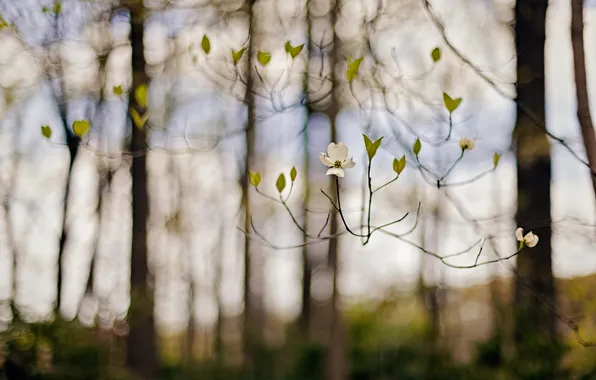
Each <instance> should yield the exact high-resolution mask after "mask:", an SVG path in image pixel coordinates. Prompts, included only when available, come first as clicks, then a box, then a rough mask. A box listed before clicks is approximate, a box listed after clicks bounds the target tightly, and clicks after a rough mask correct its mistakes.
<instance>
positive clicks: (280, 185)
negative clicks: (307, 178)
mask: <svg viewBox="0 0 596 380" xmlns="http://www.w3.org/2000/svg"><path fill="white" fill-rule="evenodd" d="M297 175H298V172H297V171H296V168H295V167H293V166H292V169H291V170H290V181H292V182H294V181H295V180H296V176H297ZM275 188H276V189H277V191H278V192H279V193H280V194H281V192H282V191H284V189H285V188H286V176H285V175H284V173H281V174H280V175H279V177H277V181H275Z"/></svg>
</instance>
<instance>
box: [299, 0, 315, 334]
mask: <svg viewBox="0 0 596 380" xmlns="http://www.w3.org/2000/svg"><path fill="white" fill-rule="evenodd" d="M306 23H307V38H308V39H307V44H308V47H307V54H308V57H311V55H312V54H311V52H312V45H313V44H312V41H311V40H310V38H311V33H310V31H311V27H312V20H311V19H310V2H308V1H307V2H306ZM308 77H309V71H308V68H307V69H306V70H305V75H304V85H303V86H304V91H305V96H306V97H305V99H306V116H305V119H306V122H305V128H304V132H303V133H304V135H303V137H304V203H303V210H304V223H303V225H302V228H303V229H304V231H308V204H309V199H310V178H309V173H310V152H309V147H308V146H309V138H308V133H309V131H310V128H309V124H310V116H311V114H312V109H311V106H310V104H309V98H308V94H309V91H308ZM303 242H304V243H305V245H304V247H302V309H301V311H300V321H299V323H300V332H301V334H302V336H303V337H305V338H306V339H308V338H309V336H310V319H311V310H312V297H311V293H310V288H311V286H312V263H311V260H310V255H309V253H310V249H309V247H310V246H309V245H306V242H307V237H306V234H303Z"/></svg>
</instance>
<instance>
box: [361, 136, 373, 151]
mask: <svg viewBox="0 0 596 380" xmlns="http://www.w3.org/2000/svg"><path fill="white" fill-rule="evenodd" d="M362 137H363V138H364V147H365V148H366V153H368V152H369V151H370V150H371V149H372V145H373V142H372V140H371V139H370V138H369V137H368V136H367V135H364V134H363V135H362Z"/></svg>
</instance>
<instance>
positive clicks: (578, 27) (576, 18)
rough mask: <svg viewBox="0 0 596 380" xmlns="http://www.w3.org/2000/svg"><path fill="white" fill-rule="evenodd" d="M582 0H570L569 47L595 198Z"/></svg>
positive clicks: (595, 145)
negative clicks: (571, 49)
mask: <svg viewBox="0 0 596 380" xmlns="http://www.w3.org/2000/svg"><path fill="white" fill-rule="evenodd" d="M583 3H584V2H583V0H571V46H572V47H573V69H574V73H575V95H576V99H577V120H578V121H579V126H580V129H581V132H582V138H583V141H584V148H585V149H586V155H587V156H588V164H589V165H590V169H591V171H592V172H591V173H590V174H591V177H592V188H593V190H594V197H596V175H594V173H596V136H595V134H594V124H593V123H592V116H591V115H590V100H589V97H588V83H587V79H586V77H587V75H586V57H585V53H584V7H583Z"/></svg>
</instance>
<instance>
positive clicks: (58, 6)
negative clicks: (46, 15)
mask: <svg viewBox="0 0 596 380" xmlns="http://www.w3.org/2000/svg"><path fill="white" fill-rule="evenodd" d="M61 10H62V2H61V1H58V2H56V3H55V4H54V13H56V14H58V13H60V11H61Z"/></svg>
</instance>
